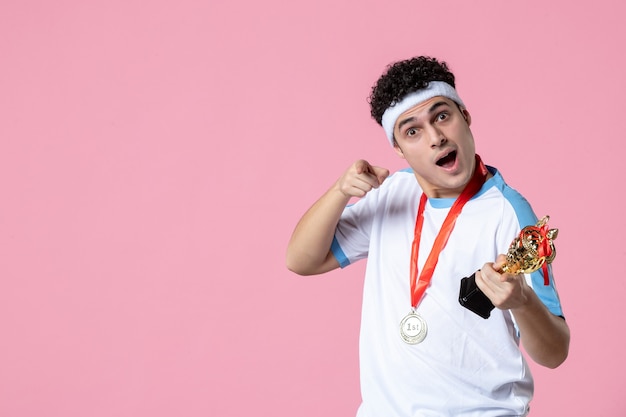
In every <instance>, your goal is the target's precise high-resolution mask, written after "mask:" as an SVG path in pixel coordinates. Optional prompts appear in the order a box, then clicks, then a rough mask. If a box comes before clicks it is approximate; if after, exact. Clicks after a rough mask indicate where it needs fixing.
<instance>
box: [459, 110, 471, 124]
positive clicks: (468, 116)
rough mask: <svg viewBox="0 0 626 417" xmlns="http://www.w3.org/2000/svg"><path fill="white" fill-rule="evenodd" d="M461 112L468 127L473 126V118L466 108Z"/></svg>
mask: <svg viewBox="0 0 626 417" xmlns="http://www.w3.org/2000/svg"><path fill="white" fill-rule="evenodd" d="M460 110H461V114H462V115H463V118H464V119H465V121H466V122H467V125H468V126H469V125H471V124H472V116H471V115H470V114H469V112H468V111H467V109H466V108H465V107H461V109H460Z"/></svg>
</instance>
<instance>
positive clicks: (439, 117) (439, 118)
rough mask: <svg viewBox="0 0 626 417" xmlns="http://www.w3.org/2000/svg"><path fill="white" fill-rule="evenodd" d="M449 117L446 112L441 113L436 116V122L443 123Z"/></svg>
mask: <svg viewBox="0 0 626 417" xmlns="http://www.w3.org/2000/svg"><path fill="white" fill-rule="evenodd" d="M449 117H450V115H449V114H448V112H445V111H444V112H441V113H439V114H438V115H437V121H438V122H443V121H444V120H446V119H448V118H449Z"/></svg>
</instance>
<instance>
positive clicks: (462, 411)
mask: <svg viewBox="0 0 626 417" xmlns="http://www.w3.org/2000/svg"><path fill="white" fill-rule="evenodd" d="M489 170H490V172H491V173H492V174H493V177H492V178H490V179H488V180H487V181H486V183H485V184H484V185H483V187H482V188H481V190H480V191H479V192H478V193H477V194H476V195H475V196H474V197H473V198H472V200H470V201H469V202H468V203H467V204H466V205H465V206H464V207H463V211H462V212H461V214H460V216H459V217H458V219H457V221H456V225H455V227H454V230H453V231H452V234H451V235H450V238H449V240H448V243H447V245H446V247H445V248H444V250H443V251H442V252H441V253H440V255H439V262H438V264H437V267H436V268H435V272H434V275H433V277H432V281H431V284H430V286H429V287H428V289H427V290H426V292H425V294H424V297H423V298H422V300H421V302H420V304H419V305H418V308H417V312H418V313H419V314H420V315H421V316H422V317H423V318H424V319H425V320H426V322H427V324H428V335H427V336H426V339H425V340H424V341H423V342H422V343H420V344H417V345H409V344H407V343H405V342H404V341H403V340H402V338H401V337H400V321H401V320H402V319H403V318H404V317H405V315H406V314H407V313H409V311H410V310H411V301H410V282H409V280H410V278H409V277H410V272H409V271H410V258H411V244H412V241H413V234H414V227H415V216H416V213H417V206H418V202H419V198H420V196H421V193H422V190H421V188H420V187H419V184H418V183H417V181H416V179H415V176H414V174H413V172H412V171H411V170H404V171H400V172H397V173H395V174H394V175H392V176H390V177H389V178H388V179H387V180H386V181H385V182H384V183H383V184H382V186H381V187H380V188H378V189H375V190H372V191H371V192H369V193H368V194H367V196H366V197H364V198H363V199H361V200H359V201H358V202H357V203H356V204H354V205H350V206H348V207H346V209H345V210H344V213H343V214H342V217H341V220H340V222H339V225H338V227H337V230H336V233H335V238H334V241H333V245H332V250H333V253H334V255H335V257H336V258H337V260H338V261H339V263H340V265H341V267H345V266H347V265H349V264H351V263H354V262H355V261H357V260H359V259H363V258H367V269H366V275H365V283H364V291H363V309H362V319H361V336H360V368H361V393H362V399H363V402H362V404H361V406H360V407H359V410H358V412H357V416H358V417H435V416H437V417H441V416H454V417H470V416H472V417H490V416H498V417H502V416H525V415H526V414H527V413H528V410H529V402H530V400H531V398H532V395H533V380H532V376H531V374H530V370H529V368H528V365H527V363H526V361H525V359H524V357H523V356H522V354H521V352H520V350H519V338H518V335H517V330H516V327H515V323H514V321H513V317H512V315H511V313H510V312H509V311H502V310H498V309H494V310H493V311H492V313H491V317H490V318H489V319H487V320H485V319H483V318H481V317H479V316H478V315H476V314H474V313H472V312H471V311H469V310H467V309H465V308H464V307H462V306H461V305H460V304H459V302H458V297H459V288H460V280H461V278H463V277H466V276H469V275H471V274H472V273H474V272H475V271H476V270H478V269H479V268H481V267H482V265H483V264H484V263H486V262H493V261H495V259H496V256H497V255H498V254H503V253H506V252H507V250H508V247H509V245H510V244H511V241H512V240H513V239H514V238H515V237H516V236H517V235H518V234H519V231H520V230H521V228H522V227H524V226H527V225H531V224H532V225H534V224H535V223H536V221H537V217H536V216H535V214H534V213H533V211H532V209H531V207H530V205H529V204H528V202H527V201H526V200H525V199H524V198H523V197H522V196H521V195H520V194H519V193H518V192H517V191H515V190H513V189H512V188H510V187H509V186H508V185H506V183H505V182H504V180H503V178H502V176H501V175H500V173H499V172H498V171H497V170H496V169H494V168H491V167H490V168H489ZM453 202H454V199H429V200H428V203H427V205H426V209H425V212H424V226H423V229H422V238H421V242H420V251H419V265H418V267H419V271H421V268H422V266H423V264H424V262H425V260H426V258H427V257H428V254H429V252H430V248H431V247H432V244H433V241H434V239H435V236H436V235H437V233H438V232H439V229H440V227H441V225H442V223H443V221H444V219H445V217H446V215H447V213H448V211H449V209H450V207H451V206H452V203H453ZM550 275H552V272H551V268H550ZM526 278H527V281H528V283H529V284H530V285H531V286H532V287H533V289H534V290H535V292H536V293H537V294H538V295H539V297H540V299H541V300H542V301H543V302H544V304H545V305H546V306H547V307H548V308H549V309H550V311H551V312H552V313H554V314H556V315H562V311H561V305H560V302H559V298H558V294H557V292H556V289H555V287H554V280H553V279H552V277H550V285H548V286H544V283H543V275H542V272H541V270H540V271H537V272H535V273H533V274H531V275H527V277H526Z"/></svg>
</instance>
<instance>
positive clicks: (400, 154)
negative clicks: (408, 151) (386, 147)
mask: <svg viewBox="0 0 626 417" xmlns="http://www.w3.org/2000/svg"><path fill="white" fill-rule="evenodd" d="M393 150H394V151H396V155H398V156H399V157H400V158H402V159H404V152H402V149H401V148H400V146H398V142H395V141H394V144H393Z"/></svg>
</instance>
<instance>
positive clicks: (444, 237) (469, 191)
mask: <svg viewBox="0 0 626 417" xmlns="http://www.w3.org/2000/svg"><path fill="white" fill-rule="evenodd" d="M487 173H488V171H487V168H486V167H485V165H484V164H483V162H482V160H481V159H480V156H478V155H476V167H475V169H474V175H472V178H471V179H470V181H469V182H468V183H467V185H466V186H465V188H464V189H463V192H462V193H461V195H459V197H458V198H457V199H456V200H455V201H454V204H452V207H451V208H450V211H449V212H448V215H447V216H446V219H445V220H444V222H443V225H442V226H441V230H439V233H438V234H437V237H436V238H435V242H434V243H433V247H432V249H431V250H430V254H429V255H428V258H426V263H425V264H424V269H423V270H422V272H421V273H420V274H419V280H418V279H417V275H418V271H417V256H418V252H419V242H420V238H421V235H422V226H423V225H424V209H425V208H426V201H428V197H427V196H426V194H424V193H422V197H421V198H420V204H419V208H418V210H417V219H416V220H415V237H414V238H413V245H412V246H411V305H412V306H413V308H417V305H418V304H419V302H420V300H421V299H422V297H423V296H424V292H425V291H426V288H428V286H429V285H430V281H431V279H432V277H433V273H434V272H435V267H436V266H437V261H438V260H439V254H440V253H441V251H442V250H443V248H444V247H445V246H446V243H448V238H449V237H450V233H452V229H454V224H455V222H456V219H457V217H459V214H461V210H462V209H463V206H464V205H465V203H467V202H468V201H469V200H470V199H471V198H472V197H473V196H474V194H476V193H477V192H478V190H480V188H481V187H482V186H483V184H484V183H485V180H486V178H487Z"/></svg>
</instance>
